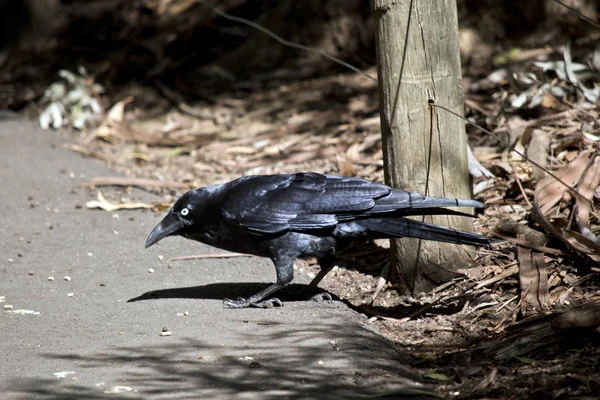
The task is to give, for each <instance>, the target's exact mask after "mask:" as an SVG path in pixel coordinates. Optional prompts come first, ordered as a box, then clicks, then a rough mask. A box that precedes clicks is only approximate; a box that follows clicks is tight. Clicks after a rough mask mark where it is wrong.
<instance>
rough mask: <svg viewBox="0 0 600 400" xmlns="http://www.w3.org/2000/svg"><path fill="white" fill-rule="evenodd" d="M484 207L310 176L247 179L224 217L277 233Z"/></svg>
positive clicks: (230, 200) (235, 187)
mask: <svg viewBox="0 0 600 400" xmlns="http://www.w3.org/2000/svg"><path fill="white" fill-rule="evenodd" d="M483 206H484V205H483V204H482V203H479V202H477V201H474V200H458V199H452V198H442V197H426V196H423V195H421V194H418V193H410V192H404V191H401V190H396V189H391V188H390V187H389V186H386V185H382V184H380V183H375V182H371V181H368V180H365V179H360V178H350V177H343V176H336V175H324V174H317V173H314V172H306V173H298V174H289V175H257V176H249V177H244V178H241V179H240V180H238V181H237V183H236V184H235V185H233V186H232V187H231V188H229V193H228V196H227V200H226V201H225V203H224V205H223V207H222V214H223V216H224V217H225V218H226V219H228V220H229V221H231V222H234V223H236V224H239V225H241V226H243V227H245V228H247V229H248V230H250V231H253V232H257V233H276V232H282V231H285V230H295V231H303V230H313V229H325V228H332V227H334V226H335V225H336V224H337V223H338V222H340V221H344V222H345V221H352V220H355V219H359V218H365V217H372V216H375V215H384V214H388V216H389V217H402V216H408V215H433V214H456V215H468V214H463V213H460V212H457V211H452V210H447V209H445V208H442V207H483ZM392 213H393V214H392Z"/></svg>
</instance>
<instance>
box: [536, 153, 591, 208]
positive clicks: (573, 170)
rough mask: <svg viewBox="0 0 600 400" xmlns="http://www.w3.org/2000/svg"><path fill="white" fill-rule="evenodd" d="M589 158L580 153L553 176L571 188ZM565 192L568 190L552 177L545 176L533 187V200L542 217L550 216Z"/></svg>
mask: <svg viewBox="0 0 600 400" xmlns="http://www.w3.org/2000/svg"><path fill="white" fill-rule="evenodd" d="M589 157H590V153H589V152H582V153H581V155H580V156H579V157H577V158H576V159H575V160H574V161H573V162H571V163H569V164H567V165H566V166H564V167H563V168H561V169H560V170H559V171H558V172H556V174H555V175H556V176H557V177H558V178H560V179H561V180H562V181H563V182H564V183H566V184H567V185H569V186H570V187H573V186H574V185H575V184H576V183H577V182H579V179H580V178H581V174H583V171H584V170H585V167H586V165H587V164H588V162H589ZM567 190H568V188H567V187H566V186H565V185H564V184H562V183H561V182H559V181H557V180H556V179H555V178H554V177H552V176H547V177H546V178H544V179H542V180H541V181H539V182H538V184H537V185H536V186H535V200H536V202H537V205H538V207H539V211H540V213H541V214H542V216H547V215H549V214H550V211H551V210H552V209H553V208H554V206H555V205H556V204H558V202H559V201H560V199H561V198H562V197H563V194H564V193H565V192H566V191H567Z"/></svg>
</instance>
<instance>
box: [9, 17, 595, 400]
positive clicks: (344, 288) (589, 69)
mask: <svg viewBox="0 0 600 400" xmlns="http://www.w3.org/2000/svg"><path fill="white" fill-rule="evenodd" d="M486 18H489V15H486ZM546 27H547V26H546ZM536 29H537V30H535V32H536V33H534V34H531V35H529V36H528V40H522V41H519V40H518V39H515V38H514V37H510V34H509V33H507V34H506V35H507V36H509V37H502V38H499V37H496V38H489V37H485V36H482V35H478V36H476V37H475V38H473V35H474V34H476V33H477V30H476V29H471V28H469V29H463V30H461V50H462V51H463V59H464V60H465V65H464V70H463V74H464V82H463V88H464V91H465V115H466V117H467V118H468V119H469V121H471V122H474V123H477V124H479V125H480V126H482V127H484V128H485V129H487V130H490V131H492V133H493V136H491V135H487V134H485V133H484V132H483V130H482V129H480V128H479V127H475V126H470V125H469V126H468V128H467V132H468V135H469V141H470V144H471V147H472V148H473V151H474V153H475V155H476V157H477V158H478V159H479V161H480V162H481V163H482V164H483V166H484V167H486V168H487V169H488V170H490V171H491V172H492V173H493V174H494V175H495V176H494V177H493V178H489V177H488V178H486V177H479V178H475V179H474V181H473V188H474V189H473V191H474V198H475V199H477V200H480V201H483V202H485V203H486V204H487V208H486V210H485V211H484V213H483V214H482V215H480V216H479V218H478V219H477V220H475V221H474V226H475V230H476V231H479V232H482V233H484V234H488V235H490V236H493V237H494V238H495V240H494V243H493V244H492V245H491V246H490V247H489V248H486V249H479V250H472V251H471V254H472V258H473V262H472V268H470V269H468V270H466V271H460V272H461V274H460V275H458V276H457V278H456V279H455V280H453V281H452V282H449V283H447V284H444V285H441V286H440V287H438V288H437V289H436V290H435V291H433V292H432V293H421V294H417V295H415V296H410V295H408V294H407V293H406V292H405V289H404V288H403V287H401V286H400V285H399V284H397V283H393V282H391V280H390V272H389V264H390V260H389V253H388V250H387V246H388V244H387V243H383V242H382V243H376V244H365V245H364V246H363V245H361V246H356V247H355V248H352V249H350V250H349V251H348V252H347V253H345V254H344V255H343V257H341V260H340V265H339V267H338V268H336V269H335V270H334V271H332V272H331V273H330V274H329V275H328V277H327V278H325V279H324V280H323V282H322V283H321V285H320V286H321V287H322V288H324V289H326V290H328V291H330V292H331V293H332V294H334V295H335V296H337V297H339V298H340V299H342V300H343V301H344V302H346V303H347V304H349V305H350V306H351V307H353V308H354V309H356V310H358V311H359V312H361V313H363V314H365V315H366V316H367V317H368V318H369V323H370V324H372V326H374V327H376V328H377V329H378V331H379V332H381V333H382V334H383V335H384V336H385V337H387V338H389V339H391V340H392V341H393V342H394V343H395V344H396V348H397V350H398V351H400V352H401V353H404V354H406V355H407V358H409V359H410V360H412V365H411V366H412V367H413V368H414V370H415V371H416V372H417V373H418V374H419V375H420V376H422V377H423V379H424V380H425V381H427V382H428V383H429V384H430V385H432V386H434V387H436V388H437V389H438V390H439V392H440V393H452V397H456V398H498V399H508V398H512V399H525V398H531V399H537V398H553V399H562V398H573V399H576V398H581V399H587V398H590V399H591V398H600V386H599V384H598V382H600V373H599V372H598V371H600V365H599V360H600V358H599V355H600V354H599V350H598V349H599V347H598V344H599V343H600V334H599V332H598V330H597V329H596V327H597V326H598V325H599V324H600V321H598V318H597V312H595V313H594V314H593V315H594V316H593V317H592V318H590V319H591V321H592V322H589V323H588V321H584V322H581V321H578V322H576V323H575V322H573V323H562V322H560V321H563V320H564V319H566V318H563V320H561V319H560V318H561V317H560V316H559V315H558V314H559V313H560V312H563V311H568V310H576V311H575V312H576V313H577V315H584V314H585V313H586V311H585V310H586V307H590V306H592V307H593V306H595V307H597V304H598V302H599V301H600V289H599V284H600V267H599V263H600V256H599V255H598V254H600V245H598V243H597V242H596V241H595V240H596V239H597V238H596V237H595V235H596V233H597V232H598V231H600V228H599V225H598V220H599V218H598V214H597V212H596V206H597V203H598V202H599V201H600V195H599V194H598V192H597V190H596V189H597V187H598V184H599V183H600V182H599V181H598V178H596V175H598V176H600V173H596V171H600V162H599V161H596V157H597V156H598V150H599V149H598V144H597V143H598V141H599V137H600V123H599V109H598V98H599V96H598V93H597V92H598V91H600V86H599V82H600V62H599V61H598V50H597V46H596V43H597V41H598V38H599V37H600V35H599V34H598V32H597V31H593V32H591V33H588V34H583V33H581V32H579V31H577V35H579V36H578V37H577V39H576V40H570V37H569V36H568V35H567V34H566V33H564V32H563V31H560V32H558V31H556V32H555V33H554V31H553V34H552V35H549V36H544V35H543V34H542V33H543V30H544V29H545V28H544V27H539V26H538V27H537V28H536ZM474 32H475V33H474ZM506 35H505V36H506ZM490 41H491V42H490ZM494 41H495V42H494ZM484 55H487V56H486V57H484ZM482 60H483V61H482ZM7 65H8V64H7ZM5 66H6V65H5ZM213 67H214V66H213ZM579 67H581V68H579ZM107 68H108V67H107ZM72 70H74V68H72ZM364 72H366V73H367V74H369V75H371V76H373V77H376V69H375V68H374V67H373V66H370V67H367V68H364ZM88 73H89V74H90V75H89V76H85V77H84V79H82V80H81V82H80V83H79V85H82V86H84V87H86V88H88V89H89V91H90V92H91V93H92V95H91V97H93V98H97V99H100V101H101V103H102V106H103V108H104V109H105V110H106V113H103V114H102V115H101V117H100V118H99V119H98V120H96V121H93V123H91V124H90V125H89V126H88V127H86V128H85V129H73V128H72V126H70V125H69V124H65V125H63V126H62V127H60V128H58V130H59V131H61V133H62V134H64V135H65V137H68V138H69V139H70V140H71V141H72V142H74V143H77V144H76V145H72V146H70V148H71V150H73V151H75V152H78V153H80V154H83V155H85V156H87V157H90V158H94V159H98V160H101V161H103V162H105V163H106V164H107V165H108V166H110V167H111V168H114V169H116V170H118V171H120V172H122V173H123V174H125V175H126V176H127V177H129V178H131V179H132V180H131V181H129V182H128V184H126V185H125V187H128V186H139V187H143V188H144V189H145V190H148V191H151V192H153V193H155V194H158V195H160V196H162V199H163V201H162V202H156V203H155V204H153V206H154V209H155V210H164V209H165V208H166V207H168V205H169V204H171V203H172V202H173V201H174V200H175V199H176V198H177V197H178V196H179V195H181V194H182V193H183V192H185V190H187V189H189V188H192V187H196V186H201V185H206V184H213V183H220V182H224V181H228V180H231V179H233V178H236V177H239V176H241V175H248V174H268V173H276V172H277V173H284V172H296V171H307V170H312V171H318V172H328V173H337V174H342V175H353V176H360V177H364V178H367V179H372V180H377V181H383V162H382V154H381V139H380V130H379V129H380V128H379V114H378V107H379V105H378V95H377V83H376V82H374V81H372V80H370V79H368V78H367V77H365V76H364V75H362V74H357V73H353V72H343V73H340V72H339V71H338V70H335V71H333V72H331V71H329V72H328V73H320V74H314V76H309V77H306V76H304V75H303V76H302V77H300V78H298V76H297V75H295V74H294V73H290V71H289V69H286V68H282V69H281V70H278V71H274V72H273V71H271V72H270V73H269V74H266V75H262V76H261V77H258V76H257V77H256V78H255V79H249V80H244V81H239V82H236V83H235V84H232V85H230V86H229V87H227V88H226V89H223V88H221V87H216V86H211V87H208V88H198V87H195V88H194V89H196V90H197V92H196V93H195V96H196V97H195V99H194V100H190V99H189V98H188V96H185V95H183V94H182V91H178V90H176V89H177V88H176V86H175V85H173V86H171V87H168V86H165V85H163V84H161V83H160V82H158V83H156V82H155V83H154V84H147V82H139V81H133V80H132V82H130V83H128V84H123V85H114V86H111V88H110V90H108V93H106V92H105V93H104V94H101V92H100V91H98V92H95V91H94V89H93V88H92V86H93V85H94V84H96V83H99V84H105V85H106V84H107V83H108V82H101V81H100V82H96V81H95V79H94V71H88ZM219 73H221V74H226V71H221V72H219ZM282 76H283V77H282ZM290 76H292V77H291V78H290ZM55 80H57V78H56V79H55V78H54V77H52V78H48V79H46V83H47V84H48V85H49V83H50V82H51V81H55ZM21 84H23V85H24V83H23V82H21ZM86 85H87V86H86ZM75 86H76V85H75ZM179 89H180V87H179ZM38 94H39V90H38ZM40 96H41V95H39V96H37V97H36V96H33V99H32V100H31V101H29V102H27V103H26V105H25V106H23V107H22V108H20V109H19V111H20V112H22V113H23V114H25V115H28V116H30V117H32V118H38V117H39V115H40V114H41V113H43V112H44V110H46V109H47V107H48V104H49V100H48V99H47V98H43V97H40ZM16 103H19V102H16ZM22 103H23V102H22V101H21V102H20V103H19V104H22ZM519 153H526V154H527V156H528V157H529V158H530V159H533V160H534V161H537V162H538V164H542V165H544V166H546V167H547V170H548V171H550V173H552V174H556V175H557V176H558V177H559V178H561V179H563V180H564V181H565V182H567V183H568V184H569V185H570V186H572V187H574V188H576V189H577V190H578V191H579V192H580V193H579V194H573V193H572V192H569V190H567V189H566V188H564V187H563V186H560V185H559V186H558V188H557V187H556V186H552V185H551V184H550V183H548V182H549V181H548V180H550V181H551V182H554V181H553V179H554V180H555V178H556V176H554V175H549V173H548V172H542V171H541V170H540V169H539V168H537V167H536V165H535V164H532V163H530V162H528V161H527V160H525V159H523V157H521V156H520V154H519ZM586 176H587V177H589V179H587V180H586V179H584V177H586ZM142 180H144V181H142ZM148 180H150V182H151V183H148V182H149V181H148ZM157 182H159V183H157ZM90 184H91V187H92V188H93V189H96V188H97V189H101V188H103V187H104V186H114V185H115V184H117V182H115V181H114V179H113V178H110V177H107V179H105V180H104V181H95V182H90ZM120 190H122V191H123V192H122V195H115V194H113V195H112V197H111V198H108V200H109V201H110V202H112V203H119V202H121V201H122V200H123V197H127V193H128V189H127V188H125V189H120ZM545 195H546V196H549V197H552V198H553V199H554V200H553V202H549V201H548V202H545V203H544V202H542V201H539V202H538V200H539V199H540V198H544V197H545ZM582 198H584V199H588V200H587V204H588V205H589V207H587V206H584V204H585V202H584V201H582V200H581V199H582ZM122 202H124V203H127V201H122ZM536 208H539V209H541V212H540V213H541V214H542V216H543V218H542V219H541V220H540V219H536V218H535V211H536ZM582 209H584V210H586V211H587V212H586V211H583V214H581V211H580V210H582ZM546 222H547V224H546ZM548 225H550V227H548ZM552 227H554V228H555V230H552ZM557 232H558V233H557ZM588 233H591V234H588ZM590 238H591V239H590ZM594 238H595V239H594ZM527 260H528V261H527ZM296 268H297V272H298V273H299V274H302V275H303V276H307V277H308V278H310V277H312V276H314V275H315V274H316V273H317V272H318V267H317V266H316V264H315V263H314V262H306V263H301V262H299V263H298V264H297V265H296ZM525 269H528V270H533V271H536V273H538V274H539V277H540V278H539V279H538V280H537V281H536V282H538V283H539V282H543V284H540V289H539V292H536V293H533V295H534V296H533V297H536V298H537V301H539V303H538V304H533V303H529V300H531V295H532V294H531V293H530V292H527V290H528V289H527V290H526V289H524V288H523V286H522V285H521V284H520V282H521V280H522V279H523V274H524V272H523V271H525ZM526 292H527V293H526ZM376 293H377V295H376V296H375V294H376ZM539 299H542V300H539ZM534 303H535V301H534ZM540 308H542V309H541V310H540ZM579 310H583V311H579ZM594 310H596V309H594ZM555 321H559V322H555Z"/></svg>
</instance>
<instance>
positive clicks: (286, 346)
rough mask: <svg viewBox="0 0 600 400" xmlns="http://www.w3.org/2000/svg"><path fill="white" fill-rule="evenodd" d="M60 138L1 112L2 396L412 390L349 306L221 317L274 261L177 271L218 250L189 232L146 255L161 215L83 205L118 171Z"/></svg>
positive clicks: (217, 263) (206, 264) (143, 196)
mask: <svg viewBox="0 0 600 400" xmlns="http://www.w3.org/2000/svg"><path fill="white" fill-rule="evenodd" d="M63 144H64V142H63V141H62V140H61V138H60V137H59V136H58V135H57V134H56V133H53V132H45V131H41V130H39V129H38V128H36V127H35V126H34V125H33V124H32V123H30V122H27V121H23V120H19V119H16V118H6V117H2V116H1V115H0V183H1V185H2V187H1V188H0V211H1V215H2V223H1V224H0V296H1V297H0V301H3V302H1V303H0V308H2V307H6V306H7V305H12V312H10V311H1V312H0V332H1V340H0V354H1V355H2V356H1V357H2V359H1V362H0V393H2V395H1V396H0V397H1V398H2V399H34V398H40V399H121V398H123V399H130V398H135V399H137V398H139V399H238V398H239V399H271V398H277V399H279V398H282V399H285V398H291V399H311V398H319V399H343V398H355V397H359V396H362V395H366V394H374V393H381V392H383V391H386V390H390V389H393V388H394V386H403V385H410V384H411V380H410V379H409V378H408V377H409V376H410V374H409V372H408V371H407V369H406V368H403V367H402V365H403V364H402V360H398V359H395V358H396V357H397V355H396V354H395V353H394V351H393V350H392V349H391V345H390V343H388V342H387V341H386V340H385V339H383V338H381V337H380V336H378V335H377V334H376V333H374V332H372V331H371V330H370V329H369V328H368V326H367V325H366V324H365V318H364V317H363V316H361V315H359V314H357V313H355V312H354V311H352V310H350V309H349V308H347V307H346V306H345V305H343V304H342V303H340V302H334V303H333V304H321V303H315V302H301V301H288V302H286V303H285V305H284V307H282V308H279V309H270V310H262V309H244V310H229V309H224V308H223V306H222V302H221V299H222V298H223V297H227V296H237V295H241V294H246V295H247V294H249V293H252V291H253V290H256V288H257V285H259V286H260V283H258V284H257V282H262V283H265V282H271V281H272V280H273V279H274V278H275V271H274V269H273V267H272V266H271V265H270V262H269V261H268V260H263V259H259V258H234V259H211V260H200V261H186V262H177V263H171V264H168V263H167V262H166V259H167V258H168V257H172V256H180V255H191V254H198V253H207V252H221V251H219V250H215V249H211V248H208V247H205V246H202V245H199V244H196V243H193V242H190V241H187V240H184V239H180V238H169V239H167V240H164V241H162V242H160V243H159V244H158V245H156V246H154V247H152V248H150V249H148V250H144V241H145V239H146V236H147V234H148V233H149V232H150V230H151V228H152V227H153V226H154V225H155V224H156V223H157V222H158V221H159V218H160V216H157V215H154V213H152V212H149V211H146V212H143V211H120V212H118V213H109V212H105V211H100V210H90V209H87V208H86V207H85V203H86V202H87V201H89V200H92V199H93V198H94V193H91V192H89V191H88V190H87V189H82V188H81V187H80V183H82V182H85V181H86V180H87V179H89V178H92V177H95V176H106V175H116V173H115V172H114V171H111V170H109V169H107V168H105V167H104V166H102V165H100V164H99V163H98V162H96V161H94V160H89V159H84V158H82V157H80V156H79V155H77V154H75V153H73V152H71V151H69V150H66V149H65V148H64V147H63ZM108 193H109V194H110V190H109V191H108ZM130 197H131V200H134V201H155V200H157V199H156V198H154V197H153V196H152V195H151V194H148V193H146V192H143V191H141V190H135V191H133V192H132V193H131V196H130ZM117 215H118V218H117ZM159 255H162V256H164V258H163V259H162V260H160V259H159ZM149 269H153V270H154V273H149ZM50 276H52V277H54V280H53V281H51V280H49V279H48V278H49V277H50ZM65 276H68V277H70V278H71V280H70V281H66V280H65V279H64V277H65ZM301 278H302V277H298V279H297V280H298V281H300V282H304V283H305V282H306V280H303V279H301ZM249 283H251V284H249ZM149 291H156V292H155V295H154V296H148V295H147V292H149ZM139 296H142V297H143V298H144V297H148V298H149V299H146V300H143V301H137V302H129V303H128V302H127V301H128V300H130V299H132V298H136V297H139ZM16 310H29V311H33V312H36V313H39V314H36V315H22V314H19V313H14V311H16ZM186 312H187V313H189V314H187V315H183V316H181V315H179V316H178V314H183V313H186ZM165 327H166V328H167V329H168V330H170V331H171V332H172V335H171V336H161V335H160V334H161V331H162V330H163V328H165ZM61 372H62V373H63V374H64V375H65V377H64V378H62V379H59V378H58V377H56V376H55V374H57V373H61ZM71 372H73V373H71ZM382 383H385V384H382Z"/></svg>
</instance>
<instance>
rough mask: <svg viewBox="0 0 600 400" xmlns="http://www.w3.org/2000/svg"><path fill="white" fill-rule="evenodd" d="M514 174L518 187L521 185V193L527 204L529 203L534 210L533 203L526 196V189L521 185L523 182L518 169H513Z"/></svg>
mask: <svg viewBox="0 0 600 400" xmlns="http://www.w3.org/2000/svg"><path fill="white" fill-rule="evenodd" d="M513 172H514V174H515V180H516V181H517V185H519V189H521V193H522V194H523V198H524V199H525V202H526V203H527V205H528V206H529V208H532V207H533V206H532V205H531V202H529V199H528V198H527V194H525V189H523V185H522V184H521V180H520V179H519V174H518V173H517V169H516V168H513Z"/></svg>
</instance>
